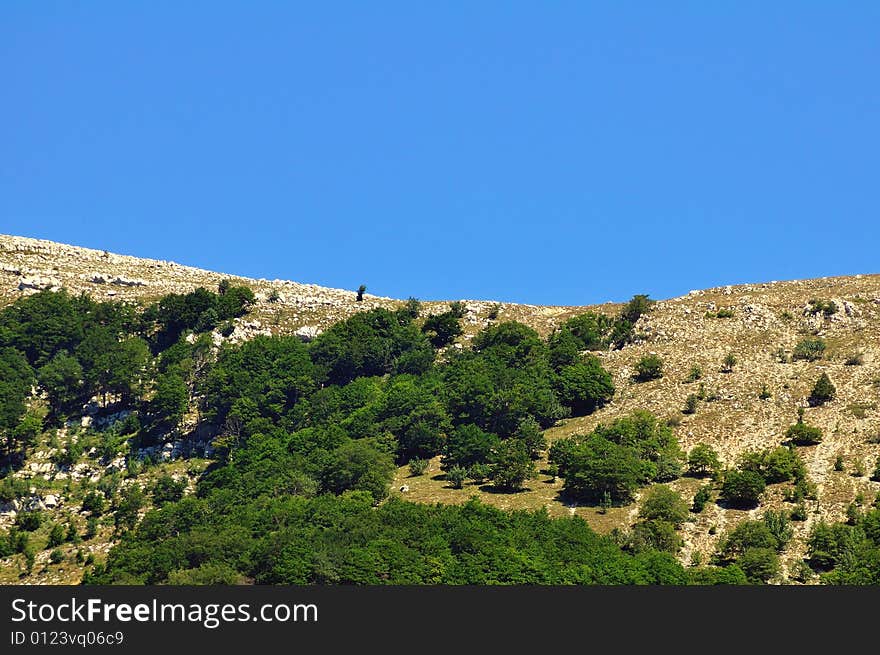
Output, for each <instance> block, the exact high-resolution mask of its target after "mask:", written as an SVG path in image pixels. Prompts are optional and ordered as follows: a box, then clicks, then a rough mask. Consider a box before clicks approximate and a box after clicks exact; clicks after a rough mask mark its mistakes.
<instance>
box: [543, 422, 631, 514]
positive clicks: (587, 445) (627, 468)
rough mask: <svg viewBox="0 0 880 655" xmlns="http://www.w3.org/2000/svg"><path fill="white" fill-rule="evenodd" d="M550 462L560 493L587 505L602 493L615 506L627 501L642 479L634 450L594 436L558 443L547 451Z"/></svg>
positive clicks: (561, 440)
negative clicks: (559, 479) (554, 467)
mask: <svg viewBox="0 0 880 655" xmlns="http://www.w3.org/2000/svg"><path fill="white" fill-rule="evenodd" d="M550 458H551V461H553V462H554V463H556V464H557V465H558V466H559V475H560V476H562V478H563V479H564V481H565V482H564V485H563V491H564V493H565V494H566V495H567V496H569V497H572V498H575V499H579V500H586V501H588V502H598V501H599V500H600V499H601V498H602V496H603V494H604V493H608V494H609V495H610V496H611V498H612V500H613V501H615V502H620V501H628V500H630V499H631V498H632V496H633V493H634V492H635V490H636V489H637V488H638V487H639V485H640V484H641V483H642V482H643V481H644V479H645V466H644V464H643V462H642V461H641V460H640V459H639V455H638V451H637V450H636V449H635V448H634V447H631V446H623V445H619V444H616V443H614V442H612V441H609V440H608V439H606V438H605V437H603V436H601V435H599V434H595V433H594V434H590V435H588V436H586V437H584V438H580V439H578V438H569V439H560V440H559V441H557V442H555V443H554V444H553V447H551V449H550Z"/></svg>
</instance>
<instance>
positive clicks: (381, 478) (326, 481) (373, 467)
mask: <svg viewBox="0 0 880 655" xmlns="http://www.w3.org/2000/svg"><path fill="white" fill-rule="evenodd" d="M394 471H395V466H394V460H393V459H392V457H391V456H390V455H388V454H387V453H384V452H382V451H381V450H379V449H377V448H376V447H375V446H373V445H371V444H369V443H366V442H365V440H362V439H361V440H356V441H349V442H347V443H344V444H342V445H341V446H340V447H339V448H337V449H336V450H335V451H333V453H332V454H331V456H330V458H329V461H328V462H327V464H326V465H325V467H324V470H323V471H322V473H321V485H322V487H323V488H324V489H326V490H327V491H330V492H332V493H334V494H341V493H342V492H344V491H349V490H351V491H368V492H369V493H370V494H371V495H372V497H373V499H374V500H375V501H376V502H378V501H380V500H382V499H383V498H385V497H386V496H387V495H388V485H389V484H390V483H391V478H392V477H393V476H394Z"/></svg>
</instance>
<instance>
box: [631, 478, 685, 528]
mask: <svg viewBox="0 0 880 655" xmlns="http://www.w3.org/2000/svg"><path fill="white" fill-rule="evenodd" d="M639 517H640V518H642V519H645V520H647V521H655V520H656V521H666V522H667V523H671V524H672V525H673V526H675V527H679V526H680V525H681V524H682V523H684V522H685V521H686V520H687V519H688V506H687V503H686V502H684V500H683V499H682V497H681V494H679V493H678V492H676V491H673V490H672V489H670V488H669V487H667V486H664V485H660V486H657V487H654V488H653V489H651V491H649V492H648V494H647V495H646V496H645V499H644V500H643V501H642V506H641V508H640V509H639Z"/></svg>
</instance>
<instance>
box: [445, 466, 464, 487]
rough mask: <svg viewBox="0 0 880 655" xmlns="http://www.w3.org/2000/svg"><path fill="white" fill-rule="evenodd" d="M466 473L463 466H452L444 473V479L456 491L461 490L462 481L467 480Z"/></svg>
mask: <svg viewBox="0 0 880 655" xmlns="http://www.w3.org/2000/svg"><path fill="white" fill-rule="evenodd" d="M467 476H468V471H467V469H466V468H464V467H463V466H453V467H452V468H451V469H449V470H448V471H446V479H447V480H449V481H450V482H451V483H452V486H453V487H455V488H456V489H461V488H462V486H463V485H464V481H465V480H466V479H467Z"/></svg>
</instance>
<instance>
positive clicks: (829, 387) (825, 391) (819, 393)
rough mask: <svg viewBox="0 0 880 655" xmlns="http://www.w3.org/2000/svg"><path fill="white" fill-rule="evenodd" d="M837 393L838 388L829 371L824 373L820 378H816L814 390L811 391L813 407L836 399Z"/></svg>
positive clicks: (810, 398)
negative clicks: (829, 375)
mask: <svg viewBox="0 0 880 655" xmlns="http://www.w3.org/2000/svg"><path fill="white" fill-rule="evenodd" d="M836 394H837V389H836V388H835V386H834V384H833V383H832V382H831V378H829V377H828V374H827V373H822V375H820V376H819V379H818V380H816V384H815V386H814V387H813V391H812V392H811V393H810V397H809V402H810V405H811V406H813V407H816V406H817V405H824V404H825V403H827V402H829V401H831V400H834V396H835V395H836Z"/></svg>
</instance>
